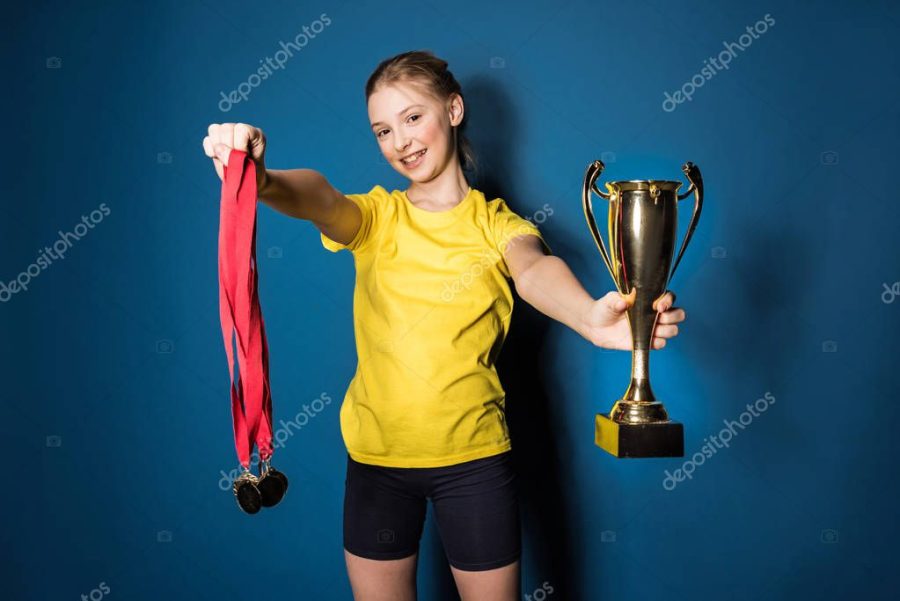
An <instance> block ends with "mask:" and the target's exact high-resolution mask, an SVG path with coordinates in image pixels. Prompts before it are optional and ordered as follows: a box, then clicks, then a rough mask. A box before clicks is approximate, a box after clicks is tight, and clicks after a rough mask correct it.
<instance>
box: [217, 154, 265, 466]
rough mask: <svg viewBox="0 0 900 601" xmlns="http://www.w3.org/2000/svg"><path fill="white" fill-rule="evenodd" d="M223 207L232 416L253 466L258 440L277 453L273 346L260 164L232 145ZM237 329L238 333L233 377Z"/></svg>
mask: <svg viewBox="0 0 900 601" xmlns="http://www.w3.org/2000/svg"><path fill="white" fill-rule="evenodd" d="M224 171H225V176H224V178H223V181H222V201H221V205H220V208H219V320H220V321H221V323H222V339H223V341H224V343H225V354H226V355H227V357H228V373H229V376H230V378H231V417H232V421H233V422H234V445H235V449H236V450H237V455H238V459H239V460H240V462H241V465H242V466H243V467H244V468H245V469H250V453H251V451H252V449H253V443H254V441H255V442H256V447H257V449H258V450H259V457H260V459H262V460H263V461H265V460H267V459H269V457H271V455H272V394H271V391H270V389H269V347H268V344H267V343H266V329H265V324H264V322H263V318H262V309H261V308H260V306H259V291H258V290H257V286H258V272H257V262H256V164H255V163H254V162H253V161H252V160H251V159H250V158H249V157H248V156H247V153H246V152H244V151H240V150H232V151H231V155H230V156H229V157H228V165H227V166H225V168H224ZM232 329H233V330H234V333H235V334H236V335H237V350H238V365H239V367H240V376H239V380H238V386H235V382H234V353H233V350H232Z"/></svg>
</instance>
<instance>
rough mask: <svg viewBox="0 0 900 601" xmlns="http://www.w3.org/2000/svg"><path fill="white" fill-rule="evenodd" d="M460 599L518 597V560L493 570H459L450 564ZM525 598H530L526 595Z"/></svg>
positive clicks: (507, 599)
mask: <svg viewBox="0 0 900 601" xmlns="http://www.w3.org/2000/svg"><path fill="white" fill-rule="evenodd" d="M450 571H451V572H453V579H454V580H455V581H456V588H457V590H458V591H459V596H460V599H461V600H462V601H516V600H517V599H519V590H520V589H519V580H520V578H519V560H518V559H517V560H516V561H514V562H512V563H511V564H509V565H505V566H503V567H502V568H494V569H493V570H478V571H469V570H459V569H457V568H454V567H453V566H450ZM526 599H531V597H529V596H528V595H526Z"/></svg>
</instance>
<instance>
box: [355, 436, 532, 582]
mask: <svg viewBox="0 0 900 601" xmlns="http://www.w3.org/2000/svg"><path fill="white" fill-rule="evenodd" d="M345 487H346V488H345V491H344V548H345V549H346V550H347V551H349V552H350V553H352V554H354V555H358V556H360V557H365V558H368V559H382V560H384V559H400V558H403V557H409V556H410V555H412V554H414V553H416V552H417V551H418V550H419V539H420V538H421V536H422V526H423V525H424V523H425V511H426V499H431V502H432V506H433V508H434V517H435V521H436V522H437V526H438V532H439V533H440V537H441V541H442V542H443V544H444V552H445V553H446V555H447V560H448V561H449V563H450V565H452V566H453V567H455V568H457V569H460V570H470V571H479V570H491V569H494V568H499V567H501V566H505V565H508V564H510V563H512V562H514V561H515V560H516V559H518V558H519V556H520V554H521V545H522V543H521V533H520V525H519V503H518V497H517V493H516V474H515V472H514V471H513V468H512V463H511V453H510V452H509V451H506V452H504V453H501V454H499V455H494V456H491V457H484V458H481V459H475V460H473V461H466V462H464V463H459V464H456V465H449V466H445V467H424V468H407V467H403V468H400V467H383V466H378V465H368V464H365V463H359V462H357V461H354V460H353V459H352V458H351V457H350V456H349V455H348V456H347V479H346V481H345Z"/></svg>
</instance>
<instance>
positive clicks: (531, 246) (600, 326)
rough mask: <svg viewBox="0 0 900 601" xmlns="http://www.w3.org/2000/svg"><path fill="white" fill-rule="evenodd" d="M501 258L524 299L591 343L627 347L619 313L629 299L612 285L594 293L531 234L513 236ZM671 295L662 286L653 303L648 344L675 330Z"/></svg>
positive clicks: (678, 312)
mask: <svg viewBox="0 0 900 601" xmlns="http://www.w3.org/2000/svg"><path fill="white" fill-rule="evenodd" d="M504 258H505V260H506V264H507V266H508V267H509V271H510V275H512V278H513V282H514V283H515V286H516V292H517V293H518V294H519V296H520V297H521V298H522V299H523V300H524V301H525V302H527V303H528V304H529V305H531V306H532V307H534V308H535V309H537V310H538V311H540V312H541V313H543V314H544V315H547V316H548V317H552V318H553V319H555V320H557V321H559V322H561V323H563V324H565V325H567V326H569V327H570V328H572V329H573V330H574V331H575V332H577V333H578V334H580V335H581V336H582V337H583V338H585V339H586V340H588V341H589V342H591V343H592V344H594V345H596V346H602V347H605V348H611V349H621V350H630V349H631V329H630V327H629V326H628V322H627V317H626V315H625V311H626V309H627V308H628V306H629V305H630V302H631V299H628V298H626V297H624V296H622V295H621V294H619V293H618V292H617V291H615V290H614V291H612V292H610V293H609V294H607V295H605V296H603V297H602V298H600V299H594V298H593V297H592V296H591V295H590V294H589V293H588V292H587V290H585V289H584V287H583V286H582V285H581V283H580V282H579V281H578V279H577V278H576V277H575V274H574V273H572V270H571V269H569V266H568V265H567V264H566V262H565V261H563V260H562V259H560V258H559V257H556V256H554V255H546V254H544V247H543V246H542V245H541V243H540V240H539V239H538V237H537V236H534V235H531V234H526V235H523V236H519V237H517V238H515V239H513V240H512V241H511V242H510V244H509V245H508V246H507V248H506V252H505V254H504ZM632 298H633V297H632ZM674 301H675V297H674V295H673V294H672V293H671V292H667V293H666V294H665V295H663V296H662V297H661V298H660V299H659V301H657V303H656V304H657V307H656V308H657V310H658V311H660V312H662V315H660V316H659V320H658V322H657V327H656V331H655V332H654V340H653V347H654V348H662V347H663V346H665V342H666V339H667V338H672V337H673V336H676V335H677V334H678V326H677V325H676V324H678V323H679V322H681V321H684V318H685V313H684V310H683V309H680V308H672V304H673V303H674Z"/></svg>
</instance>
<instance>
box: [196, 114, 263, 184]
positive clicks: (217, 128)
mask: <svg viewBox="0 0 900 601" xmlns="http://www.w3.org/2000/svg"><path fill="white" fill-rule="evenodd" d="M208 134H209V135H207V136H206V137H205V138H203V151H204V152H205V153H206V156H208V157H210V158H211V159H212V160H213V165H214V166H215V168H216V173H217V174H218V175H219V179H220V180H222V179H224V178H225V168H224V166H223V165H227V164H228V157H229V156H230V155H231V151H232V150H235V149H237V150H243V151H244V152H246V153H247V155H248V156H249V157H250V158H251V159H252V160H253V162H254V163H255V164H256V190H257V192H261V191H262V189H263V188H264V187H265V185H266V183H268V176H267V175H266V162H265V154H266V136H265V134H263V132H262V130H261V129H259V128H257V127H253V126H252V125H247V124H246V123H213V124H211V125H210V126H209V130H208Z"/></svg>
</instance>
